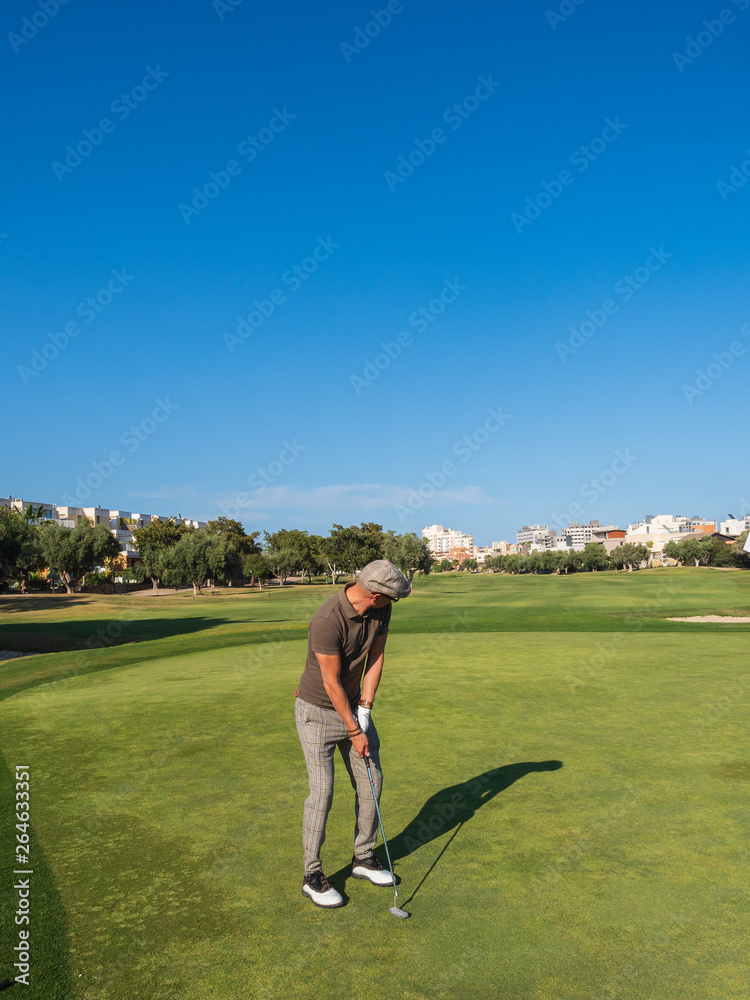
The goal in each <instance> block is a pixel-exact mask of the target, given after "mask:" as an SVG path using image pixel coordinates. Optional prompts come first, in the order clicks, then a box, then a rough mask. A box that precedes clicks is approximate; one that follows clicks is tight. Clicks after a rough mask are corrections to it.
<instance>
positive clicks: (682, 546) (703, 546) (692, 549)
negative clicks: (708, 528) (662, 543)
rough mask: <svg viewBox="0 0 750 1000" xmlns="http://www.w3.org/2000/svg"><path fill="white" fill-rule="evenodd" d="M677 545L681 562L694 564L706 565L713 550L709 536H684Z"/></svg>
mask: <svg viewBox="0 0 750 1000" xmlns="http://www.w3.org/2000/svg"><path fill="white" fill-rule="evenodd" d="M677 547H678V549H679V551H680V557H681V560H682V562H692V563H693V565H695V566H708V564H709V562H710V560H711V557H712V556H713V552H714V547H713V545H712V540H711V539H710V538H685V539H683V540H682V541H681V542H678V544H677Z"/></svg>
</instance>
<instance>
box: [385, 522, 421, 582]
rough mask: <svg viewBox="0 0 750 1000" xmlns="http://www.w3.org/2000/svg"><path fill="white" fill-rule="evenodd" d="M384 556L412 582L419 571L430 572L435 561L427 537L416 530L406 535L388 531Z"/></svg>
mask: <svg viewBox="0 0 750 1000" xmlns="http://www.w3.org/2000/svg"><path fill="white" fill-rule="evenodd" d="M382 558H383V559H388V560H390V562H392V563H394V564H395V565H396V566H398V568H399V569H400V570H401V572H402V573H403V574H404V576H405V577H406V578H407V580H408V581H409V582H410V583H411V581H412V580H413V579H414V574H415V573H416V572H417V571H419V572H422V573H424V574H425V575H426V574H428V573H429V572H430V571H431V569H432V565H433V562H434V559H433V557H432V553H431V552H430V547H429V545H428V543H427V539H425V538H420V537H419V536H418V535H417V534H416V533H415V532H414V531H409V532H407V533H406V534H405V535H397V534H396V532H395V531H388V532H386V534H385V536H384V544H383V556H382Z"/></svg>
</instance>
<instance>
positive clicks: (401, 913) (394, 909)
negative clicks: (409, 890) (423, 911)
mask: <svg viewBox="0 0 750 1000" xmlns="http://www.w3.org/2000/svg"><path fill="white" fill-rule="evenodd" d="M388 912H389V913H392V914H393V916H394V917H401V919H402V920H406V918H407V917H410V916H411V913H407V912H406V910H402V909H401V907H400V906H389V907H388Z"/></svg>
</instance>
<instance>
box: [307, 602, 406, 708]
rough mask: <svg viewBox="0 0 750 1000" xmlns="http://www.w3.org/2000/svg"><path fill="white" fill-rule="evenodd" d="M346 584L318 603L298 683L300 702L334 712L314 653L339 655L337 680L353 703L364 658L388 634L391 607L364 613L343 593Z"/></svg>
mask: <svg viewBox="0 0 750 1000" xmlns="http://www.w3.org/2000/svg"><path fill="white" fill-rule="evenodd" d="M348 587H351V584H350V583H348V584H346V585H345V586H344V587H342V588H341V590H340V591H339V592H338V593H337V594H334V595H333V597H329V598H328V600H327V601H326V602H325V603H324V604H321V606H320V607H319V608H318V610H317V611H316V612H315V614H314V615H313V617H312V620H311V622H310V630H309V633H308V638H307V662H306V663H305V669H304V672H303V674H302V678H301V680H300V684H299V697H300V698H302V699H303V701H308V702H310V704H311V705H317V706H318V707H319V708H328V709H332V710H333V711H335V709H334V708H333V705H332V704H331V699H330V698H329V697H328V695H327V694H326V689H325V687H324V685H323V675H322V674H321V672H320V664H319V663H318V659H317V657H316V656H315V654H316V653H325V654H327V655H329V656H340V657H341V674H340V677H339V680H340V681H341V685H342V687H343V688H344V691H345V692H346V696H347V698H348V699H349V704H350V705H354V704H356V702H357V701H359V685H360V681H361V679H362V672H363V671H364V669H365V665H366V664H367V657H368V655H369V653H370V650H371V649H372V645H373V643H374V642H375V640H376V639H377V637H378V636H379V635H387V634H388V623H389V622H390V620H391V610H392V606H391V605H390V604H387V605H386V606H385V607H384V608H370V609H369V610H368V611H366V612H364V614H359V612H357V611H355V610H354V608H353V607H352V605H351V604H350V602H349V598H348V597H347V596H346V591H347V588H348Z"/></svg>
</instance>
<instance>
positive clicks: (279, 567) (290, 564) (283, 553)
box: [263, 548, 301, 587]
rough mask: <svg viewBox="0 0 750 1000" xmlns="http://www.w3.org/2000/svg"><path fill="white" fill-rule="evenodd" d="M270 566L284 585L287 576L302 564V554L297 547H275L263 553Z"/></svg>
mask: <svg viewBox="0 0 750 1000" xmlns="http://www.w3.org/2000/svg"><path fill="white" fill-rule="evenodd" d="M263 555H264V557H265V560H266V562H267V563H268V568H269V569H270V570H271V572H272V573H273V575H274V576H275V577H276V578H277V580H278V581H279V583H280V584H281V586H282V587H283V586H284V583H285V582H286V578H287V577H288V576H290V574H292V573H293V572H294V571H295V570H297V569H299V567H300V565H301V556H300V554H299V552H297V550H296V549H292V548H289V549H275V550H272V551H271V552H264V553H263Z"/></svg>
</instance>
